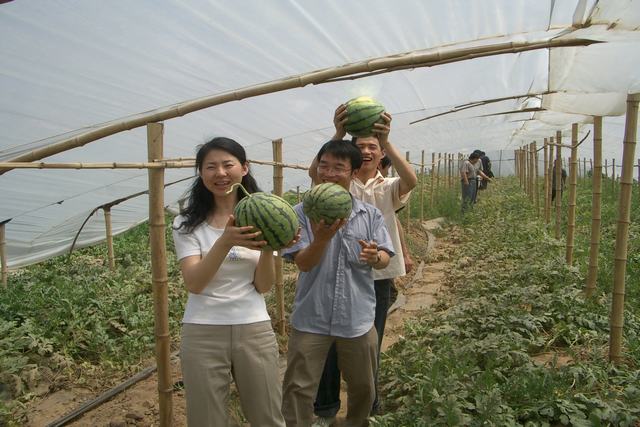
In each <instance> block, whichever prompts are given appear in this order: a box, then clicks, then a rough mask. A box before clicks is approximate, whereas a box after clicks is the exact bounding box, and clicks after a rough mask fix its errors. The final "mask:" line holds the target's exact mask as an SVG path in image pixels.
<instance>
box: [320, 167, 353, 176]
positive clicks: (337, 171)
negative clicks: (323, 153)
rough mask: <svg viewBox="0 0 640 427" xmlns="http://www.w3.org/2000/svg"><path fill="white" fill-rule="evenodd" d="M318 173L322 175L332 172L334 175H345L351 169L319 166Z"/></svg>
mask: <svg viewBox="0 0 640 427" xmlns="http://www.w3.org/2000/svg"><path fill="white" fill-rule="evenodd" d="M318 171H319V172H322V173H330V172H331V171H333V173H335V174H336V175H346V174H348V173H349V172H351V169H346V168H343V167H340V166H328V165H319V166H318Z"/></svg>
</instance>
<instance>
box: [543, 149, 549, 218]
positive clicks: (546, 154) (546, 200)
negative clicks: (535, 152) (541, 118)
mask: <svg viewBox="0 0 640 427" xmlns="http://www.w3.org/2000/svg"><path fill="white" fill-rule="evenodd" d="M542 153H543V155H544V157H543V162H544V163H543V166H542V173H543V177H544V179H543V181H542V182H543V186H542V188H543V194H544V212H543V217H544V221H545V223H546V224H548V223H549V217H548V214H549V197H548V194H549V139H548V138H545V139H544V142H543V151H542Z"/></svg>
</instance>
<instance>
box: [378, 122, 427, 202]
mask: <svg viewBox="0 0 640 427" xmlns="http://www.w3.org/2000/svg"><path fill="white" fill-rule="evenodd" d="M381 117H383V118H384V120H385V123H376V124H375V125H374V131H375V133H376V135H377V136H378V141H379V142H380V148H382V149H383V150H384V151H385V153H386V154H387V156H389V160H391V164H392V165H393V169H394V170H395V171H396V172H397V173H398V176H399V177H400V196H404V195H405V194H407V193H408V192H409V191H411V190H413V189H414V188H415V186H416V185H417V184H418V177H417V176H416V173H415V171H414V170H413V167H411V165H410V164H409V162H407V160H406V159H405V158H404V157H402V155H401V154H400V152H399V151H398V149H397V148H396V147H394V145H393V144H392V143H391V142H390V141H389V132H390V130H391V115H390V114H389V113H387V112H385V113H383V114H382V116H381Z"/></svg>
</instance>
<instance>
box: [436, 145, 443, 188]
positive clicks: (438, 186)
mask: <svg viewBox="0 0 640 427" xmlns="http://www.w3.org/2000/svg"><path fill="white" fill-rule="evenodd" d="M441 157H442V154H441V153H438V168H437V169H438V170H437V171H436V189H438V190H439V189H440V159H441Z"/></svg>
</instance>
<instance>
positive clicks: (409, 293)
mask: <svg viewBox="0 0 640 427" xmlns="http://www.w3.org/2000/svg"><path fill="white" fill-rule="evenodd" d="M439 227H440V221H437V220H434V221H429V222H425V223H423V227H422V228H423V230H422V231H416V232H413V234H414V236H417V237H415V238H424V236H425V235H428V238H429V241H428V245H426V246H425V248H424V249H425V250H424V252H425V253H426V254H425V255H423V256H422V257H421V258H422V259H423V261H422V262H421V263H420V265H419V266H418V267H417V268H416V269H415V271H414V272H412V273H411V274H409V275H408V276H406V277H404V278H402V279H400V280H398V281H397V283H396V284H397V285H398V286H397V287H398V288H399V291H400V292H399V294H398V299H397V301H396V303H394V305H393V306H392V307H391V308H390V314H389V317H388V318H387V326H386V330H385V338H384V341H383V343H382V350H383V351H386V350H387V349H388V348H389V347H390V346H392V345H393V344H394V343H396V342H397V341H398V340H399V339H400V337H401V335H402V327H403V324H404V321H405V320H407V319H410V318H413V317H415V316H416V315H417V314H418V313H419V312H420V311H421V310H424V309H426V308H428V307H430V306H431V305H433V304H434V302H435V301H436V297H437V294H438V292H439V290H440V287H441V285H442V283H443V280H444V275H445V268H446V267H447V264H448V262H447V260H448V258H449V257H448V256H447V255H448V253H449V250H450V248H451V243H450V242H448V241H447V239H443V240H438V239H436V238H435V237H434V234H433V233H434V232H435V230H437V229H438V228H439ZM280 362H281V363H280V365H281V366H280V371H281V374H282V375H283V376H284V370H285V368H286V359H285V357H284V356H283V357H281V360H280ZM171 371H172V374H173V381H174V382H177V381H179V380H180V364H179V361H178V360H174V361H173V363H172V367H171ZM156 381H157V380H156V375H155V374H153V375H151V376H150V377H148V378H147V379H145V380H143V381H140V382H139V383H137V384H135V385H134V386H132V387H130V388H128V389H127V390H125V391H124V392H122V393H120V394H118V395H117V396H115V397H114V398H113V399H111V400H109V401H108V402H106V403H104V404H102V405H100V406H99V407H97V408H95V409H93V410H91V411H89V412H87V413H86V414H84V415H83V416H82V417H81V418H79V419H77V420H75V421H73V422H71V423H69V424H67V425H70V426H75V427H80V426H90V427H96V426H98V427H125V426H141V427H144V426H155V425H158V420H159V415H158V393H157V382H156ZM345 387H346V385H345ZM345 387H343V388H342V389H343V390H342V396H341V399H342V402H343V405H342V409H341V411H340V412H339V413H338V423H337V424H336V425H337V426H339V425H340V424H341V421H342V420H343V419H344V416H345V415H346V401H347V397H346V393H345V390H346V388H345ZM94 397H95V396H94V394H93V393H92V392H91V391H90V390H88V389H84V388H72V389H69V390H61V391H58V392H55V393H52V394H50V395H48V396H46V397H44V398H43V399H41V400H39V401H37V402H34V404H33V406H31V408H29V414H28V422H27V424H26V425H27V426H29V427H42V426H48V425H49V424H50V423H52V422H53V421H55V420H57V419H59V418H60V417H62V416H64V415H66V414H68V413H69V412H71V411H73V410H74V409H76V408H78V407H79V406H80V405H81V404H82V403H83V402H84V401H86V400H87V399H92V398H94ZM173 419H174V426H176V427H182V426H186V416H185V401H184V392H183V391H182V390H177V391H176V392H175V393H174V395H173Z"/></svg>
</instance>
